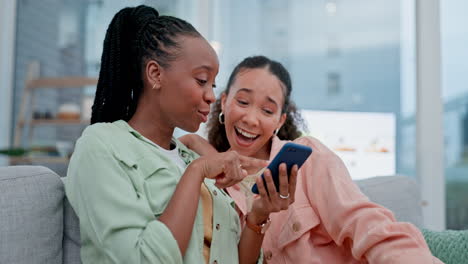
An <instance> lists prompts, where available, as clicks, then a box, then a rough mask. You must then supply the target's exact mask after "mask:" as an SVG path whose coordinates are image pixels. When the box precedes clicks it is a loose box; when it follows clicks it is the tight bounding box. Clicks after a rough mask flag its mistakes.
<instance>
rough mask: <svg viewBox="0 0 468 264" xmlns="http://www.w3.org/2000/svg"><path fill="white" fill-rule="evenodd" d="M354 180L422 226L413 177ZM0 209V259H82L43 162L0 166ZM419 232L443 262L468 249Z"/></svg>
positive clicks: (68, 263) (73, 222)
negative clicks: (449, 245)
mask: <svg viewBox="0 0 468 264" xmlns="http://www.w3.org/2000/svg"><path fill="white" fill-rule="evenodd" d="M356 183H357V184H358V185H359V187H360V188H361V190H362V192H363V193H364V194H366V195H367V196H368V197H369V198H370V199H371V200H373V201H375V202H377V203H379V204H382V205H383V206H385V207H387V208H389V209H391V210H392V211H393V212H394V213H395V215H396V218H397V219H398V220H399V221H408V222H412V223H413V224H415V225H416V226H419V227H420V226H421V224H422V209H421V202H420V201H421V199H420V194H419V192H420V191H419V187H418V185H417V184H416V182H414V181H413V180H412V179H410V178H408V177H404V176H385V177H375V178H370V179H366V180H359V181H356ZM0 208H1V214H0V263H16V264H23V263H25V264H26V263H28V264H29V263H48V264H56V263H57V264H58V263H63V264H78V263H81V261H80V233H79V222H78V218H77V217H76V215H75V213H74V211H73V209H72V208H71V207H70V204H69V203H68V201H67V199H66V198H65V194H64V187H63V183H62V180H61V178H60V177H59V176H58V175H57V174H56V173H54V172H53V171H51V170H50V169H48V168H46V167H42V166H10V167H0ZM424 232H425V233H424V234H425V235H427V236H426V239H427V241H428V243H429V247H430V248H431V250H434V251H433V254H434V255H435V256H437V257H439V258H440V259H441V260H442V261H444V262H445V263H462V262H450V261H452V260H457V259H460V258H462V259H463V257H464V256H466V255H467V254H468V251H467V250H466V247H467V246H468V245H467V243H468V239H467V237H466V235H467V233H466V232H465V233H463V234H462V232H463V231H453V232H455V233H452V234H450V233H449V232H450V231H445V232H430V231H427V230H426V231H424ZM454 234H457V236H456V237H455V235H454ZM454 237H455V238H458V240H457V241H460V243H461V244H459V245H457V247H455V248H456V249H457V250H458V249H460V250H461V248H465V251H464V252H459V251H454V250H453V248H454V247H452V248H450V247H449V248H447V247H443V248H442V249H443V252H442V253H443V254H442V253H441V251H440V250H439V249H440V248H441V247H440V245H444V243H446V241H447V239H451V238H454ZM438 245H439V246H438ZM437 250H439V251H437ZM445 256H450V259H447V258H445V259H444V257H445ZM464 260H466V258H465V259H464Z"/></svg>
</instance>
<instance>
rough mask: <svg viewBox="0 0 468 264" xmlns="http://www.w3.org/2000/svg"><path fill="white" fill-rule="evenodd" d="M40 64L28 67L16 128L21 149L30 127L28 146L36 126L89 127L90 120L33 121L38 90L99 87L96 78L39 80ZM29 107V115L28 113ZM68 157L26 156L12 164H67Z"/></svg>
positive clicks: (47, 78) (15, 137) (16, 138)
mask: <svg viewBox="0 0 468 264" xmlns="http://www.w3.org/2000/svg"><path fill="white" fill-rule="evenodd" d="M38 76H39V64H38V63H37V62H33V63H31V64H30V65H28V69H27V74H26V81H25V85H24V90H23V95H22V98H21V104H20V109H19V114H18V120H17V122H16V127H15V136H14V142H13V146H15V147H20V141H21V139H22V136H23V130H24V129H25V128H26V127H29V140H28V144H30V143H31V141H32V136H33V133H32V131H33V129H34V127H35V126H41V125H44V126H47V125H49V126H63V125H88V124H89V123H90V121H89V120H81V119H73V120H69V119H57V118H53V119H33V118H32V112H33V111H34V108H35V101H36V100H34V99H35V92H34V91H36V90H38V89H73V88H80V89H82V88H83V87H86V86H91V85H94V86H95V85H97V82H98V80H97V79H96V78H89V77H83V76H67V77H58V78H49V77H46V78H39V77H38ZM28 107H29V113H26V112H27V111H26V110H27V108H28ZM68 161H69V158H68V157H55V156H35V155H33V156H24V157H12V158H10V163H12V164H20V163H67V162H68Z"/></svg>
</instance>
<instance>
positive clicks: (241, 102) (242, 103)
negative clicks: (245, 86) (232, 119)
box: [237, 100, 248, 105]
mask: <svg viewBox="0 0 468 264" xmlns="http://www.w3.org/2000/svg"><path fill="white" fill-rule="evenodd" d="M237 102H238V103H239V104H241V105H247V104H248V103H247V102H246V101H243V100H237Z"/></svg>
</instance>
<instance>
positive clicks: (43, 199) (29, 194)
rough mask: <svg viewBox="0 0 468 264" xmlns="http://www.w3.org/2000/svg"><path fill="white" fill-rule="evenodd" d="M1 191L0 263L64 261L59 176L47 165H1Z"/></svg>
mask: <svg viewBox="0 0 468 264" xmlns="http://www.w3.org/2000/svg"><path fill="white" fill-rule="evenodd" d="M0 194H1V195H0V208H1V213H0V263H17V264H21V263H25V264H26V263H27V264H29V263H51V264H54V263H57V264H58V263H62V236H63V205H62V204H63V198H64V188H63V184H62V181H61V180H60V177H59V176H58V175H57V174H55V173H54V172H52V171H51V170H49V169H47V168H45V167H39V166H12V167H1V168H0Z"/></svg>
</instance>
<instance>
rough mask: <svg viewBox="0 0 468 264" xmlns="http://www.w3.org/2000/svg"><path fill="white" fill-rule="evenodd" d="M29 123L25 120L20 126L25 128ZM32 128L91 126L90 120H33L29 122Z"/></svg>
mask: <svg viewBox="0 0 468 264" xmlns="http://www.w3.org/2000/svg"><path fill="white" fill-rule="evenodd" d="M25 123H27V122H25V121H24V120H21V121H20V122H19V124H20V126H24V124H25ZM29 124H30V125H32V126H37V125H89V124H90V121H89V120H81V119H33V120H31V121H30V122H29Z"/></svg>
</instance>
